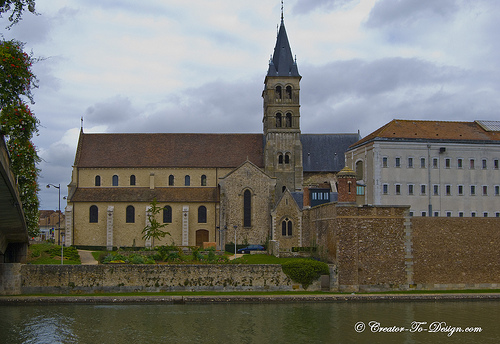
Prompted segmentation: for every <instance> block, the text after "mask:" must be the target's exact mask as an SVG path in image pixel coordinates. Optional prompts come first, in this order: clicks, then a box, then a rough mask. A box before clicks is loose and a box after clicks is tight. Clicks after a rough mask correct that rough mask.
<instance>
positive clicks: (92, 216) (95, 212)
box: [89, 205, 99, 223]
mask: <svg viewBox="0 0 500 344" xmlns="http://www.w3.org/2000/svg"><path fill="white" fill-rule="evenodd" d="M98 221H99V208H97V206H96V205H91V206H90V209H89V222H90V223H97V222H98Z"/></svg>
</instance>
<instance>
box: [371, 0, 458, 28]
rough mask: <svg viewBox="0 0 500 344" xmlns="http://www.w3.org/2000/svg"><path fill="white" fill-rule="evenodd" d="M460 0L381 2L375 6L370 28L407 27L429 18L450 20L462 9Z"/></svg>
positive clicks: (372, 11) (392, 0)
mask: <svg viewBox="0 0 500 344" xmlns="http://www.w3.org/2000/svg"><path fill="white" fill-rule="evenodd" d="M459 3H460V1H459V0H439V1H436V0H404V1H402V0H380V1H378V2H376V3H375V5H374V6H373V8H372V10H371V12H370V15H369V17H368V20H367V22H366V24H367V25H368V26H369V27H389V26H391V27H393V28H394V26H407V25H411V24H413V23H414V22H416V21H418V20H420V19H429V17H440V18H441V19H443V18H450V17H452V16H453V15H454V14H455V13H457V12H458V11H459V9H460V6H459Z"/></svg>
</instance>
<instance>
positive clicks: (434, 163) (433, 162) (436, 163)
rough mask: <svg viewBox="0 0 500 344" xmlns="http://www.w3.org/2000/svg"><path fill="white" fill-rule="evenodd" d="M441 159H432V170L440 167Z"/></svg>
mask: <svg viewBox="0 0 500 344" xmlns="http://www.w3.org/2000/svg"><path fill="white" fill-rule="evenodd" d="M438 162H439V159H438V158H433V159H432V168H438V167H439V164H438Z"/></svg>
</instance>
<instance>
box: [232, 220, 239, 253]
mask: <svg viewBox="0 0 500 344" xmlns="http://www.w3.org/2000/svg"><path fill="white" fill-rule="evenodd" d="M233 227H234V258H235V259H236V228H238V226H237V225H234V226H233Z"/></svg>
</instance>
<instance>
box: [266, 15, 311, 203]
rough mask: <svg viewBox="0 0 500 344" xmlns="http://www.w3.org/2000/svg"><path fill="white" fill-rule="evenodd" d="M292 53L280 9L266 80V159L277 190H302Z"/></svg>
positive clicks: (296, 74) (297, 86)
mask: <svg viewBox="0 0 500 344" xmlns="http://www.w3.org/2000/svg"><path fill="white" fill-rule="evenodd" d="M301 78H302V77H301V76H300V74H299V70H298V68H297V61H296V60H294V58H293V56H292V51H291V49H290V44H289V42H288V37H287V34H286V30H285V23H284V20H283V8H282V12H281V25H280V27H279V30H278V36H277V38H276V46H275V47H274V53H273V56H272V57H271V59H270V61H269V69H268V71H267V75H266V78H265V80H264V85H265V86H264V91H263V92H262V97H263V98H264V117H263V126H264V137H265V149H264V163H265V171H266V173H267V174H268V175H270V176H272V177H276V194H277V195H279V194H280V193H281V192H283V191H284V190H285V188H288V189H289V190H290V191H291V192H293V191H301V190H302V181H303V167H302V143H301V141H300V98H299V96H300V79H301Z"/></svg>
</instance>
